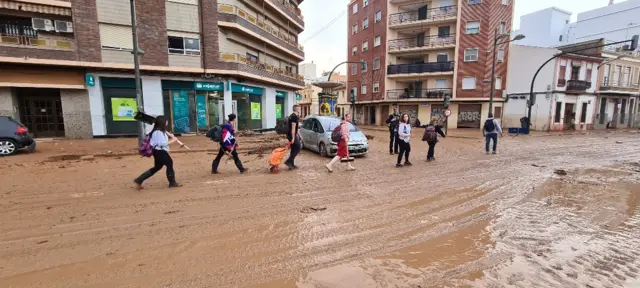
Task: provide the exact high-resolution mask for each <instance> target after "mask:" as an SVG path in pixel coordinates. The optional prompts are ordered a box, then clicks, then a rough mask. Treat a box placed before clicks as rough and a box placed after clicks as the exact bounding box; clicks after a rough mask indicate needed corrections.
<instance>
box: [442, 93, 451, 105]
mask: <svg viewBox="0 0 640 288" xmlns="http://www.w3.org/2000/svg"><path fill="white" fill-rule="evenodd" d="M449 104H451V96H449V95H445V96H444V108H448V107H449Z"/></svg>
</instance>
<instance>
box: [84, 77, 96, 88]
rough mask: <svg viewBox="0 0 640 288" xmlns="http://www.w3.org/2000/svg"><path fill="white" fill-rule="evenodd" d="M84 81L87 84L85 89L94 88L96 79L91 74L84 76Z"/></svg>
mask: <svg viewBox="0 0 640 288" xmlns="http://www.w3.org/2000/svg"><path fill="white" fill-rule="evenodd" d="M84 80H85V82H86V83H87V87H93V86H96V77H94V76H93V75H91V74H86V75H84Z"/></svg>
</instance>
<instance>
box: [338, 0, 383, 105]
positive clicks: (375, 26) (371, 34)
mask: <svg viewBox="0 0 640 288" xmlns="http://www.w3.org/2000/svg"><path fill="white" fill-rule="evenodd" d="M355 3H358V12H357V13H356V14H353V8H352V7H353V5H354V4H355ZM377 11H381V12H382V19H381V20H380V22H378V23H376V22H375V14H376V12H377ZM347 13H348V15H349V20H348V21H347V22H348V23H347V25H348V29H349V30H348V31H349V32H348V33H349V37H348V38H349V39H348V45H347V46H348V47H347V53H348V54H347V55H349V56H348V59H349V62H360V61H365V62H367V71H366V72H362V71H361V68H360V64H356V69H357V73H356V74H355V75H352V69H351V68H352V64H347V76H348V78H347V79H348V80H347V81H348V83H347V86H348V90H350V89H351V88H354V87H357V92H358V93H357V95H356V101H372V100H382V99H384V95H385V77H386V62H387V60H386V50H387V40H388V39H387V35H386V31H387V1H369V5H367V6H366V7H362V1H355V2H353V3H351V4H350V5H349V8H348V11H347ZM365 18H368V19H369V27H368V28H367V29H364V30H363V29H362V21H363V20H364V19H365ZM356 24H357V25H358V33H356V34H352V30H351V29H352V27H353V25H356ZM377 35H379V36H380V38H381V39H380V46H378V47H374V39H375V36H377ZM365 40H366V41H368V51H366V52H363V51H362V42H364V41H365ZM353 46H357V52H356V55H353V54H352V49H353ZM377 58H379V59H380V69H376V70H374V69H373V68H374V67H373V66H374V65H373V63H374V60H375V59H377ZM376 82H378V83H379V84H380V90H379V92H377V93H373V84H374V83H376ZM361 85H367V93H366V94H362V92H361Z"/></svg>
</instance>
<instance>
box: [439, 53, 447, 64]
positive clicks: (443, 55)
mask: <svg viewBox="0 0 640 288" xmlns="http://www.w3.org/2000/svg"><path fill="white" fill-rule="evenodd" d="M436 59H437V60H436V61H437V62H438V63H443V62H449V54H447V53H438V56H437V58H436Z"/></svg>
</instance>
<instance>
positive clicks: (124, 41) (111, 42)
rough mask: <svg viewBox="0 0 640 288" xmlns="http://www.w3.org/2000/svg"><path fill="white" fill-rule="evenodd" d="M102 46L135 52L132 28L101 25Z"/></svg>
mask: <svg viewBox="0 0 640 288" xmlns="http://www.w3.org/2000/svg"><path fill="white" fill-rule="evenodd" d="M100 44H101V45H102V47H103V48H105V47H108V48H120V49H129V50H133V38H132V37H131V27H129V26H121V25H113V24H103V23H100Z"/></svg>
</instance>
